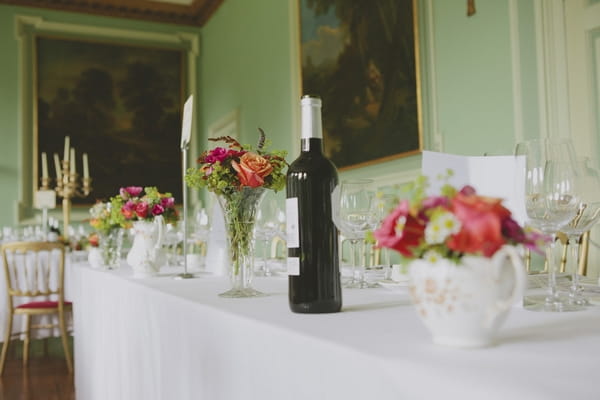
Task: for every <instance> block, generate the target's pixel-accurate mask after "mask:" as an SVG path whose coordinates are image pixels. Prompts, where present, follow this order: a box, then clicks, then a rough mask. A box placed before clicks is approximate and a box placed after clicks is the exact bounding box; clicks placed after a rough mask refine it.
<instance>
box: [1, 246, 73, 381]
mask: <svg viewBox="0 0 600 400" xmlns="http://www.w3.org/2000/svg"><path fill="white" fill-rule="evenodd" d="M1 252H2V258H3V261H4V273H5V276H6V287H7V294H8V318H7V324H6V327H5V329H6V331H5V334H4V345H3V346H2V355H1V356H0V375H2V373H3V372H4V363H5V361H6V354H7V352H8V346H9V343H10V340H11V337H13V336H16V335H19V336H20V335H21V334H22V333H24V334H25V339H24V341H23V365H27V361H28V358H29V340H30V332H31V328H36V329H39V328H54V327H56V326H58V328H59V329H60V334H61V340H62V345H63V349H64V352H65V358H66V361H67V368H68V370H69V373H72V372H73V362H72V360H71V354H70V351H69V345H68V341H67V330H66V325H65V313H66V312H68V311H71V310H72V304H71V302H68V301H65V300H64V281H65V279H64V275H65V273H64V271H65V268H64V265H65V248H64V246H63V245H62V244H61V243H54V242H15V243H8V244H4V245H3V246H2V248H1ZM57 253H58V254H57ZM56 256H58V257H56ZM53 278H56V279H53ZM40 296H44V297H43V299H42V300H40ZM48 299H52V300H48ZM52 314H54V315H57V316H58V324H44V325H41V324H40V325H31V316H33V315H35V316H37V315H52ZM15 315H22V316H23V317H24V318H25V332H20V333H18V334H12V325H13V319H14V316H15Z"/></svg>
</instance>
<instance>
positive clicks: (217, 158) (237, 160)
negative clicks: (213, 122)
mask: <svg viewBox="0 0 600 400" xmlns="http://www.w3.org/2000/svg"><path fill="white" fill-rule="evenodd" d="M259 131H260V139H259V141H258V146H257V147H256V149H254V148H253V147H252V146H250V145H242V144H240V143H239V142H238V141H237V140H235V139H234V138H232V137H230V136H222V137H218V138H209V139H208V140H210V141H222V142H225V143H226V144H227V147H220V146H218V147H215V148H213V149H212V150H206V151H204V152H203V153H202V154H201V155H200V157H198V164H200V166H199V168H190V169H188V170H187V174H186V177H185V181H186V183H187V184H188V186H190V187H195V188H206V189H208V190H209V191H210V192H214V193H216V194H224V195H227V194H232V193H234V192H237V191H240V190H241V189H242V188H244V187H250V188H257V187H263V188H265V189H272V190H274V191H279V190H281V189H283V187H284V186H285V171H284V169H285V167H286V166H287V163H286V161H285V156H286V152H285V151H281V150H276V151H271V152H269V151H267V150H266V147H268V146H265V145H266V144H268V143H267V142H266V141H265V134H264V132H263V131H262V129H259Z"/></svg>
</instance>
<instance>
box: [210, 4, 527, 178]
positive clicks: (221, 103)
mask: <svg viewBox="0 0 600 400" xmlns="http://www.w3.org/2000/svg"><path fill="white" fill-rule="evenodd" d="M296 4H297V3H296V0H290V1H281V0H260V1H253V2H249V1H247V0H227V1H225V2H224V3H223V5H222V6H221V8H219V10H218V11H217V13H216V14H215V15H214V16H213V18H212V19H211V20H210V21H209V22H208V24H207V25H206V26H205V28H204V29H203V34H202V47H203V51H202V67H201V85H200V86H201V96H202V101H203V107H202V109H203V128H204V130H206V129H207V128H208V127H209V126H210V124H211V123H213V122H214V121H216V120H218V118H220V117H221V116H223V115H226V114H227V113H228V112H230V111H231V110H232V109H235V108H236V107H237V108H239V110H240V113H241V131H242V137H243V138H244V139H246V138H248V135H254V130H255V129H256V128H255V127H256V126H257V125H261V126H264V127H266V128H268V131H269V132H270V134H271V137H272V138H273V139H274V142H275V143H277V144H278V145H279V144H281V145H282V146H287V147H286V148H287V149H288V150H292V149H293V145H294V143H295V141H297V140H298V139H297V138H296V137H295V136H294V135H293V132H297V131H294V126H293V123H294V118H293V117H294V114H293V112H294V111H295V110H294V109H293V108H294V107H297V103H298V101H297V99H296V98H294V97H292V98H291V100H290V96H293V95H298V96H299V95H300V93H299V91H298V87H299V83H298V78H297V75H296V74H295V71H294V69H293V68H292V65H290V63H294V62H298V58H295V57H297V54H295V53H294V52H296V51H297V48H294V45H295V43H293V40H294V39H295V38H294V36H293V32H294V29H298V28H297V26H295V24H296V22H295V20H294V17H297V13H296V10H295V7H296V6H297V5H296ZM430 6H431V7H432V8H429V7H430ZM418 8H419V14H420V15H419V24H420V35H419V36H420V37H419V41H420V45H421V54H420V57H421V77H422V88H421V89H422V95H423V96H422V97H423V99H422V100H423V136H424V143H425V148H426V149H430V150H439V151H447V152H452V153H458V154H464V155H481V154H484V153H488V154H510V153H511V152H512V148H513V146H514V142H515V124H521V125H525V129H524V130H526V131H527V132H532V131H534V130H537V115H536V114H537V108H536V107H535V106H532V104H535V103H536V102H537V97H536V93H537V88H536V86H535V79H536V78H535V76H532V73H535V59H534V54H535V51H533V50H532V48H531V46H532V45H533V40H534V37H533V34H534V31H533V28H532V26H533V1H521V2H518V9H517V10H516V12H517V16H518V20H517V22H516V23H517V25H518V34H519V35H521V36H519V42H522V43H523V44H522V45H520V46H519V48H518V49H517V53H518V57H516V58H515V57H514V56H513V54H512V53H513V49H512V47H511V31H510V29H511V28H510V10H509V2H508V1H498V0H478V1H477V13H476V14H475V16H473V17H470V18H469V17H467V16H466V4H465V2H464V1H463V0H433V1H418ZM290 15H291V16H292V17H291V18H290ZM290 23H292V24H294V25H293V26H290V25H289V24H290ZM432 23H433V25H431V24H432ZM521 25H523V28H521ZM290 49H291V51H290ZM519 51H520V53H519ZM513 63H515V65H516V67H515V66H514V65H513ZM515 68H516V71H517V72H518V73H519V74H520V75H521V76H522V77H524V78H525V79H526V82H525V84H524V85H522V86H521V90H522V91H523V92H522V93H520V96H522V98H523V99H524V101H523V103H524V111H525V112H526V113H527V115H528V118H526V119H524V121H522V122H520V121H515V115H514V114H515V113H514V93H513V91H514V89H513V85H512V82H513V74H514V70H515ZM521 79H523V78H521ZM294 88H295V89H296V92H294ZM290 107H291V108H292V109H290ZM530 134H531V133H530ZM535 134H537V132H535ZM274 135H284V136H285V137H280V136H277V137H275V136H274ZM248 140H250V139H248ZM291 158H293V155H292V157H291ZM419 166H420V156H412V157H408V158H404V159H399V160H395V161H390V162H386V163H381V164H377V165H374V166H370V167H366V168H362V169H360V170H350V171H347V172H343V175H344V176H371V177H377V176H381V175H389V174H390V173H393V172H394V171H406V170H413V169H418V168H419Z"/></svg>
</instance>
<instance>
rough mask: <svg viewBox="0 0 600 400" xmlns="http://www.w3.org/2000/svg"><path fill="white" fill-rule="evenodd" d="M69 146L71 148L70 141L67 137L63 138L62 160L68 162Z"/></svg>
mask: <svg viewBox="0 0 600 400" xmlns="http://www.w3.org/2000/svg"><path fill="white" fill-rule="evenodd" d="M69 146H71V139H70V138H69V137H68V136H65V154H64V157H63V160H65V161H68V160H69Z"/></svg>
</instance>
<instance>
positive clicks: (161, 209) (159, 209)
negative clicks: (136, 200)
mask: <svg viewBox="0 0 600 400" xmlns="http://www.w3.org/2000/svg"><path fill="white" fill-rule="evenodd" d="M164 212H165V208H164V207H163V206H161V205H160V204H155V205H154V206H153V207H152V215H155V216H156V215H161V214H162V213H164Z"/></svg>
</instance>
